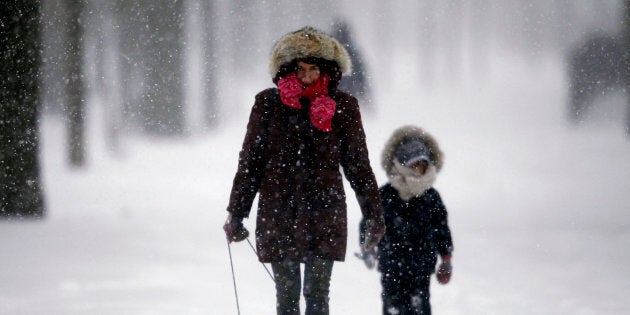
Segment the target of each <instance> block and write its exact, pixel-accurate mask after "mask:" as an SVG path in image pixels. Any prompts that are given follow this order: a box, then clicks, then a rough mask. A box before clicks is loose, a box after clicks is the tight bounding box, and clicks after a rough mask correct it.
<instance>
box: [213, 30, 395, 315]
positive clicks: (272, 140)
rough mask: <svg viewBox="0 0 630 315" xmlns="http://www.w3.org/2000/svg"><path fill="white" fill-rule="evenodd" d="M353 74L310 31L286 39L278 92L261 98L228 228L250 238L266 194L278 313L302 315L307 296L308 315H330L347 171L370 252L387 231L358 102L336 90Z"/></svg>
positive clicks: (261, 221) (343, 235)
mask: <svg viewBox="0 0 630 315" xmlns="http://www.w3.org/2000/svg"><path fill="white" fill-rule="evenodd" d="M350 69H351V61H350V58H349V56H348V53H347V52H346V50H345V49H344V48H343V46H341V44H340V43H339V42H338V41H337V40H336V39H335V38H333V37H331V36H329V35H327V34H325V33H323V32H321V31H318V30H315V29H313V28H310V27H305V28H303V29H300V30H298V31H295V32H293V33H289V34H286V35H285V36H283V37H282V38H280V39H279V40H278V42H276V44H275V45H274V47H273V50H272V53H271V60H270V64H269V72H270V74H271V77H272V79H273V82H274V83H275V84H276V85H277V87H274V88H268V89H265V90H263V91H261V92H260V93H258V95H256V100H255V103H254V105H253V107H252V111H251V115H250V118H249V123H248V124H247V131H246V134H245V139H244V140H243V146H242V149H241V151H240V154H239V159H238V170H237V172H236V175H235V176H234V181H233V184H232V192H231V194H230V201H229V205H228V207H227V211H228V213H229V215H228V219H227V222H226V223H225V225H224V226H223V229H224V230H225V233H226V237H227V239H228V242H232V241H242V240H244V239H246V238H247V236H248V234H249V233H248V231H247V230H246V229H245V227H244V225H243V219H244V218H246V217H248V216H249V213H250V210H251V207H252V203H253V201H254V198H255V196H256V194H259V198H258V209H257V211H256V248H257V252H258V259H259V260H260V261H261V262H263V263H271V268H272V269H273V274H274V278H275V284H276V310H277V313H278V314H300V293H301V292H300V291H302V290H303V294H304V298H305V302H306V314H312V315H317V314H320V315H324V314H328V313H329V309H328V300H329V298H328V295H329V287H330V278H331V274H332V269H333V263H334V262H335V261H343V260H344V259H345V255H346V245H347V235H348V227H347V220H348V218H347V213H346V193H345V191H344V184H343V177H342V176H341V172H340V171H341V169H343V172H344V174H345V176H346V178H347V179H348V182H349V183H350V186H351V187H352V189H353V190H354V192H355V194H356V197H357V199H358V204H359V207H360V208H361V211H362V213H363V218H364V219H365V220H366V222H367V237H366V241H365V242H364V246H365V248H366V250H370V249H371V248H373V247H374V246H376V244H377V243H378V242H379V241H380V239H381V237H382V235H383V233H384V232H385V222H384V219H383V206H382V204H381V199H380V196H379V193H378V186H377V183H376V178H375V176H374V173H373V172H372V167H371V166H370V160H369V155H368V150H367V145H366V140H365V133H364V129H363V125H362V122H361V114H360V112H359V104H358V102H357V99H356V98H354V97H352V96H350V95H349V94H347V93H345V92H342V91H340V90H338V89H337V84H338V83H339V79H341V75H342V73H343V74H345V73H348V72H349V71H350ZM302 265H303V270H304V272H303V275H304V276H303V279H304V285H302V275H301V273H302V272H301V268H302V267H301V266H302ZM357 302H359V301H357Z"/></svg>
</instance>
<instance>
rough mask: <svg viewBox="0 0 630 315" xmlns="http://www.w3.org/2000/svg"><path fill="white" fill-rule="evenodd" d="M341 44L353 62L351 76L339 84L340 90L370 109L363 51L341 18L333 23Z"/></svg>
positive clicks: (333, 31)
mask: <svg viewBox="0 0 630 315" xmlns="http://www.w3.org/2000/svg"><path fill="white" fill-rule="evenodd" d="M331 33H332V34H333V35H334V36H335V37H336V38H337V40H339V42H341V44H342V45H344V47H346V50H348V54H350V59H351V60H352V73H351V74H350V75H349V76H346V77H344V78H343V79H341V82H339V89H340V90H342V91H345V92H348V93H350V94H351V95H353V96H354V97H356V98H359V99H360V100H361V101H363V103H361V104H362V105H363V104H366V105H367V106H364V107H367V108H369V107H370V105H371V95H370V89H369V88H370V86H369V82H368V77H369V76H368V74H367V71H366V67H365V60H364V59H363V55H362V54H361V51H360V50H359V48H358V47H357V44H356V42H355V41H354V40H353V37H354V34H353V33H352V30H351V28H350V25H349V24H348V22H347V21H345V20H344V19H341V18H335V19H334V21H333V30H332V32H331Z"/></svg>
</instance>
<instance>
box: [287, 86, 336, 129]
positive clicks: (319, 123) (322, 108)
mask: <svg viewBox="0 0 630 315" xmlns="http://www.w3.org/2000/svg"><path fill="white" fill-rule="evenodd" d="M329 81H330V77H329V76H328V75H327V74H322V75H320V76H319V79H317V81H315V82H313V84H311V85H309V86H307V87H304V86H303V85H302V82H300V80H299V79H298V78H297V76H296V75H295V73H291V74H289V75H287V76H285V77H284V78H282V79H280V80H279V81H278V89H279V90H280V99H281V100H282V103H284V105H287V106H289V107H293V108H302V104H300V100H299V99H300V96H304V97H308V99H309V100H310V101H311V107H310V108H309V117H310V119H311V124H313V126H315V128H317V129H319V130H322V131H331V130H332V117H333V115H335V108H336V107H337V103H336V102H335V101H334V100H333V99H332V98H330V97H328V82H329Z"/></svg>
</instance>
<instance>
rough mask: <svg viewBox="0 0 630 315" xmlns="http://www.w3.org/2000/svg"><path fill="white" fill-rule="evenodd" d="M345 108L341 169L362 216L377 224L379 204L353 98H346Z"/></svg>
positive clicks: (359, 116)
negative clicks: (352, 191) (373, 220)
mask: <svg viewBox="0 0 630 315" xmlns="http://www.w3.org/2000/svg"><path fill="white" fill-rule="evenodd" d="M346 105H347V106H345V108H344V113H343V115H344V116H343V117H344V122H343V128H344V130H343V132H342V144H341V166H342V167H343V171H344V174H345V176H346V178H347V179H348V182H349V183H350V186H351V187H352V189H353V190H354V192H355V194H356V197H357V201H358V202H359V206H360V207H361V212H362V213H363V217H364V218H365V219H368V220H369V219H376V220H378V221H381V220H382V219H383V205H382V204H381V198H380V195H379V192H378V185H377V183H376V177H375V176H374V172H373V171H372V167H371V166H370V158H369V154H368V149H367V145H366V142H365V131H364V130H363V123H362V121H361V113H360V112H359V105H358V103H357V101H356V99H355V98H351V99H349V100H348V101H347V104H346Z"/></svg>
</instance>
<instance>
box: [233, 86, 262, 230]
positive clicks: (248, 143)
mask: <svg viewBox="0 0 630 315" xmlns="http://www.w3.org/2000/svg"><path fill="white" fill-rule="evenodd" d="M264 95H265V94H264V92H261V93H259V94H258V95H256V101H255V103H254V106H253V107H252V111H251V114H250V116H249V122H248V123H247V132H246V134H245V139H244V140H243V146H242V148H241V151H240V153H239V157H238V169H237V171H236V175H235V176H234V181H233V183H232V191H231V193H230V201H229V205H228V208H227V211H228V212H230V213H231V214H232V216H233V217H236V218H244V217H248V216H249V212H250V211H251V208H252V203H253V202H254V198H255V197H256V193H258V190H259V188H260V183H261V179H262V177H263V174H264V168H265V161H266V159H265V144H266V142H267V139H266V137H267V136H266V133H267V132H266V130H267V125H268V124H269V122H268V120H269V113H266V112H265V111H268V110H269V107H270V106H269V105H268V104H267V101H266V97H265V96H264Z"/></svg>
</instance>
